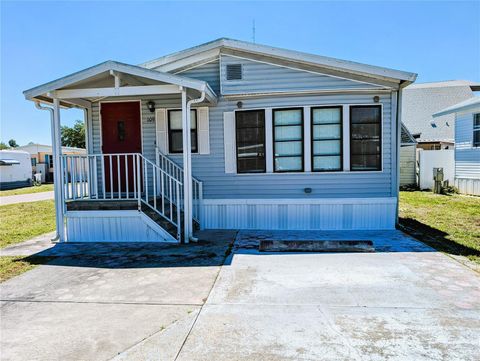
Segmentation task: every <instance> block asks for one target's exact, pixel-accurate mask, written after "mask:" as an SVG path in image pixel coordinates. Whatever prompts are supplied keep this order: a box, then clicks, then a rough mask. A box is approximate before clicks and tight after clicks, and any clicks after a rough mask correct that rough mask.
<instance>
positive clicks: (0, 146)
mask: <svg viewBox="0 0 480 361" xmlns="http://www.w3.org/2000/svg"><path fill="white" fill-rule="evenodd" d="M4 149H10V147H9V146H8V145H7V144H5V142H0V150H4Z"/></svg>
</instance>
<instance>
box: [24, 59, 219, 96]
mask: <svg viewBox="0 0 480 361" xmlns="http://www.w3.org/2000/svg"><path fill="white" fill-rule="evenodd" d="M110 71H116V72H119V73H125V74H128V75H132V76H136V77H140V78H144V79H150V80H153V81H157V82H161V83H167V84H173V85H178V86H183V87H186V88H190V89H194V90H197V91H200V92H203V91H205V93H206V96H207V98H208V99H216V95H215V92H214V91H213V90H212V89H211V88H210V86H209V85H208V83H207V82H205V81H202V80H197V79H192V78H187V77H185V76H180V75H174V74H168V73H164V72H162V71H158V70H150V69H146V68H143V67H140V66H136V65H130V64H124V63H120V62H117V61H113V60H109V61H106V62H103V63H100V64H97V65H95V66H92V67H90V68H87V69H84V70H81V71H79V72H76V73H73V74H70V75H67V76H65V77H63V78H60V79H57V80H53V81H51V82H48V83H45V84H42V85H39V86H37V87H35V88H32V89H29V90H26V91H24V92H23V94H24V95H25V98H26V99H28V100H42V101H49V100H51V99H50V98H51V97H50V96H49V95H48V93H50V92H53V91H55V90H58V89H62V88H65V87H68V86H72V85H74V84H76V83H80V82H83V81H88V80H89V79H97V78H98V77H99V76H101V75H108V74H109V72H110Z"/></svg>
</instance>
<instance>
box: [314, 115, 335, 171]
mask: <svg viewBox="0 0 480 361" xmlns="http://www.w3.org/2000/svg"><path fill="white" fill-rule="evenodd" d="M311 119H312V128H311V129H312V130H311V134H312V136H311V138H312V171H314V172H327V171H339V170H342V169H343V166H342V107H340V106H335V107H316V108H312V110H311Z"/></svg>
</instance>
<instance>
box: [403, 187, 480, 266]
mask: <svg viewBox="0 0 480 361" xmlns="http://www.w3.org/2000/svg"><path fill="white" fill-rule="evenodd" d="M400 224H401V225H403V226H405V227H407V228H408V229H409V230H411V231H413V233H414V235H415V237H416V238H418V239H420V240H421V241H423V242H425V243H427V244H428V245H430V246H432V247H434V248H436V249H438V250H439V251H442V252H446V253H450V254H453V255H461V256H466V257H468V258H469V259H470V260H472V261H474V262H477V263H479V264H480V197H469V196H463V195H457V194H454V195H440V194H434V193H432V192H400Z"/></svg>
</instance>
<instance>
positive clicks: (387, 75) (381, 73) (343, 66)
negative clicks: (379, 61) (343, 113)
mask: <svg viewBox="0 0 480 361" xmlns="http://www.w3.org/2000/svg"><path fill="white" fill-rule="evenodd" d="M222 47H224V48H230V49H233V50H242V51H246V52H251V53H257V54H260V55H269V56H273V57H278V58H282V59H284V60H288V61H297V62H300V63H305V64H310V65H316V66H323V67H328V68H331V69H335V70H339V71H344V72H349V71H350V72H354V73H359V74H363V75H370V76H372V75H373V76H375V77H379V78H383V79H387V80H390V79H396V80H400V81H402V80H403V81H407V82H414V81H415V79H416V78H417V74H415V73H410V72H404V71H400V70H395V69H388V68H383V67H379V66H374V65H368V64H362V63H357V62H353V61H348V60H341V59H335V58H330V57H326V56H321V55H314V54H308V53H303V52H298V51H294V50H287V49H281V48H276V47H272V46H267V45H259V44H253V43H249V42H244V41H239V40H233V39H225V38H222V39H217V40H214V41H212V42H209V43H205V44H201V45H198V46H196V47H193V48H189V49H186V50H182V51H179V52H177V53H173V54H170V55H167V56H164V57H160V58H157V59H154V60H152V61H149V62H146V63H144V64H142V65H141V66H145V67H148V68H155V67H159V66H162V65H166V64H170V63H174V62H180V61H182V62H183V63H185V62H186V61H187V62H188V59H187V58H188V57H191V56H194V55H196V54H199V53H203V52H206V51H208V50H212V49H214V48H222ZM171 66H172V68H173V67H174V66H178V65H174V64H172V65H171Z"/></svg>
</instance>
